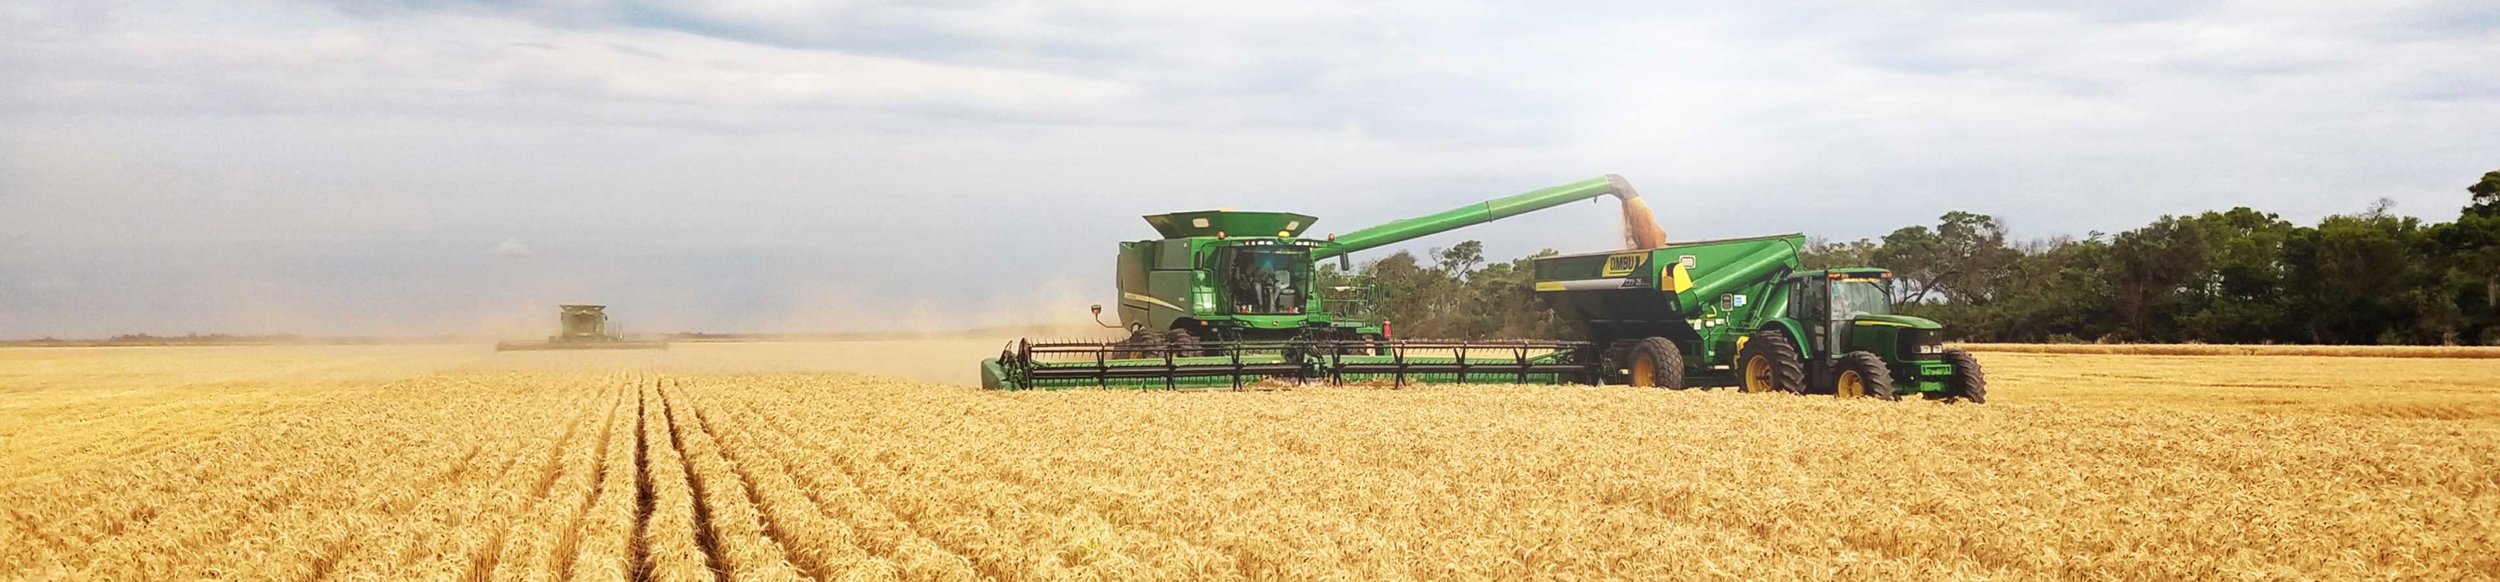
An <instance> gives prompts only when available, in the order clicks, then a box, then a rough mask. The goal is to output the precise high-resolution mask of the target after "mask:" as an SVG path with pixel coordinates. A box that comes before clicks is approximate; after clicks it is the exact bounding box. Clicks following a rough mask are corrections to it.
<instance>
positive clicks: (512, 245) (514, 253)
mask: <svg viewBox="0 0 2500 582" xmlns="http://www.w3.org/2000/svg"><path fill="white" fill-rule="evenodd" d="M495 255H496V256H504V257H527V256H530V246H529V245H528V244H524V243H522V242H521V239H520V237H513V238H507V239H503V243H502V244H498V245H495Z"/></svg>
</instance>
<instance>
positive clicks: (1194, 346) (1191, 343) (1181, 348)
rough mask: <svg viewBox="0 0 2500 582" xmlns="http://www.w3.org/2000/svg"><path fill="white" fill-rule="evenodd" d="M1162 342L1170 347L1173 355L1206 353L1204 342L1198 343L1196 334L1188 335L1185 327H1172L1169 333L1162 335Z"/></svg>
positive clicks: (1199, 354)
mask: <svg viewBox="0 0 2500 582" xmlns="http://www.w3.org/2000/svg"><path fill="white" fill-rule="evenodd" d="M1164 343H1165V345H1169V346H1171V347H1172V355H1173V356H1175V357H1184V358H1186V357H1191V356H1203V355H1207V354H1206V351H1207V348H1206V344H1202V343H1198V336H1194V335H1189V330H1186V329H1180V328H1173V329H1172V332H1171V333H1170V334H1166V335H1164Z"/></svg>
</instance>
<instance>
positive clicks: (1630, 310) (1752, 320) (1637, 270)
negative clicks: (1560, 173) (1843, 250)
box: [1536, 234, 1988, 403]
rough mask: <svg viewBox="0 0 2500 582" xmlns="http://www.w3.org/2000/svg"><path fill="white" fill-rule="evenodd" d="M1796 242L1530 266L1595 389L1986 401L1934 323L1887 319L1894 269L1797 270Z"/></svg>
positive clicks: (1729, 243)
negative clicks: (1712, 389) (1590, 364)
mask: <svg viewBox="0 0 2500 582" xmlns="http://www.w3.org/2000/svg"><path fill="white" fill-rule="evenodd" d="M1805 244H1806V240H1805V236H1804V235H1795V234H1791V235H1780V236H1768V237H1757V238H1740V239H1727V240H1714V241H1702V242H1690V243H1683V244H1675V245H1668V246H1666V247H1661V248H1656V249H1650V250H1634V251H1616V252H1606V253H1589V254H1580V255H1568V256H1558V257H1548V258H1542V259H1537V260H1536V281H1537V282H1536V291H1537V294H1538V295H1539V296H1541V297H1542V298H1544V299H1545V301H1546V303H1547V304H1548V305H1551V306H1553V308H1554V313H1555V314H1556V315H1557V316H1559V317H1561V318H1562V319H1563V320H1564V321H1566V322H1569V323H1571V324H1573V325H1574V326H1576V327H1578V328H1580V330H1581V331H1582V332H1583V333H1584V334H1585V336H1586V337H1587V338H1589V340H1590V341H1591V343H1593V344H1594V345H1595V346H1597V348H1596V349H1597V351H1598V353H1599V357H1600V359H1601V360H1602V362H1603V363H1602V364H1601V365H1600V368H1601V370H1603V373H1602V374H1600V375H1601V376H1602V378H1601V380H1602V381H1613V382H1623V383H1627V384H1631V385H1633V386H1656V387H1662V388H1673V389H1683V388H1686V387H1695V386H1738V387H1742V388H1743V389H1744V390H1745V391H1747V392H1789V393H1820V394H1834V395H1838V396H1841V397H1868V398H1879V399H1884V400H1895V399H1899V398H1900V397H1902V396H1906V395H1912V394H1916V395H1920V396H1922V397H1925V398H1929V399H1957V400H1967V401H1970V402H1974V403H1978V402H1985V401H1987V397H1988V384H1987V378H1986V376H1984V375H1983V374H1982V373H1981V371H1980V368H1979V361H1978V360H1976V359H1974V358H1972V357H1971V355H1970V354H1969V353H1968V352H1963V351H1961V350H1950V349H1945V348H1944V337H1943V331H1944V329H1943V326H1941V325H1938V324H1937V323H1936V322H1934V321H1930V320H1927V319H1922V318H1917V317H1910V316H1905V315H1897V314H1894V313H1892V308H1893V300H1892V295H1891V289H1892V286H1891V280H1892V273H1891V272H1889V271H1886V270H1884V269H1869V268H1857V269H1829V270H1807V269H1803V268H1802V267H1801V264H1800V263H1799V261H1798V251H1799V249H1801V248H1803V247H1804V246H1805Z"/></svg>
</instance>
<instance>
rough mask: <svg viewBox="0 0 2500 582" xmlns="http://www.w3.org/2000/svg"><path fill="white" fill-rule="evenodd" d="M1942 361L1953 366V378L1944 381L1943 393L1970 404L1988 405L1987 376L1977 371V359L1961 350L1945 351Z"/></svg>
mask: <svg viewBox="0 0 2500 582" xmlns="http://www.w3.org/2000/svg"><path fill="white" fill-rule="evenodd" d="M1944 361H1945V363H1948V364H1953V377H1952V378H1948V379H1946V380H1945V383H1944V389H1945V393H1946V394H1948V395H1951V396H1952V397H1954V398H1960V399H1963V400H1968V401H1970V403H1971V404H1987V403H1988V375H1987V374H1986V373H1984V372H1981V371H1979V358H1978V357H1975V356H1972V355H1970V352H1965V351H1962V350H1945V351H1944Z"/></svg>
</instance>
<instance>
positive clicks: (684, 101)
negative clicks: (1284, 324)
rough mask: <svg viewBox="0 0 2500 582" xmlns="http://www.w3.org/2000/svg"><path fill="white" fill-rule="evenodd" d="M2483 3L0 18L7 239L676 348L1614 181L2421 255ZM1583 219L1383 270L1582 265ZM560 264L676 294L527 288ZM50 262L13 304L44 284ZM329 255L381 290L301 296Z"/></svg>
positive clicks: (1867, 211) (857, 6) (1852, 231)
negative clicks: (2393, 244)
mask: <svg viewBox="0 0 2500 582" xmlns="http://www.w3.org/2000/svg"><path fill="white" fill-rule="evenodd" d="M2485 6H2488V3H2484V2H2477V1H2474V0H2446V1H2427V0H2406V1H2402V2H2395V3H2357V4H2356V3H2339V2H2289V3H2286V2H2255V1H2246V2H2243V1H2225V2H2185V3H2169V2H2161V3H2140V4H2139V3H2128V2H2115V3H2095V4H2090V5H2080V6H2045V5H2044V6H2024V5H2019V4H2016V5H2004V4H1999V5H1991V6H1986V7H1976V8H1975V7H1971V6H1967V5H1963V4H1960V3H1928V2H1886V3H1875V4H1847V5H1840V6H1822V7H1815V8H1799V7H1783V6H1771V5H1748V6H1743V7H1729V8H1718V7H1692V6H1673V5H1657V4H1652V3H1630V4H1624V5H1605V4H1578V3H1507V2H1462V3H1448V2H1431V3H1423V2H1391V3H1362V4H1351V3H1341V2H1316V1H1314V2H1299V1H1297V2H1282V3H1204V4H1201V3H1137V2H1066V3H1024V2H999V3H990V2H969V3H945V4H937V5H932V4H927V3H884V2H857V1H854V2H835V3H815V2H694V3H667V4H656V3H652V4H646V3H620V2H593V1H587V0H565V1H559V2H538V3H529V2H510V3H507V2H470V3H451V4H447V5H446V4H424V5H420V6H411V5H409V4H401V3H384V4H372V3H341V4H322V3H305V2H285V1H267V2H244V3H225V2H172V3H159V4H149V5H145V6H140V5H123V4H114V3H108V2H84V1H61V2H42V1H38V2H20V3H9V4H5V5H0V28H5V29H7V30H10V31H11V32H12V33H11V34H9V35H5V36H0V78H6V79H9V82H7V83H0V232H7V233H11V234H12V235H13V236H19V237H30V240H32V239H41V240H49V241H59V242H58V244H61V245H76V244H85V245H90V246H89V247H76V246H67V247H58V249H59V250H58V253H59V254H60V255H61V257H69V256H81V255H85V254H89V253H91V252H93V251H96V250H97V249H98V248H121V247H140V248H142V249H150V250H152V249H158V248H172V247H175V246H177V245H178V246H180V247H181V248H184V249H186V250H192V251H196V252H201V253H212V254H213V253H225V254H226V255H227V256H225V257H224V259H227V260H230V261H232V262H233V263H235V264H242V265H258V266H259V269H258V270H257V271H254V272H273V273H298V272H299V271H301V272H310V273H312V274H309V275H302V276H303V277H304V280H302V281H300V282H298V283H297V284H300V285H303V286H309V287H323V286H329V287H333V288H338V289H352V290H354V292H355V293H363V294H367V295H368V296H360V298H364V299H372V300H375V301H377V302H387V301H391V300H394V299H402V298H401V297H398V296H393V295H390V294H391V293H414V291H410V289H412V288H418V287H424V286H425V285H423V284H421V283H423V282H422V281H399V280H396V279H393V281H394V282H393V283H392V284H378V283H375V282H374V281H375V280H380V279H390V278H391V277H397V276H399V275H400V274H399V273H397V272H395V271H390V269H393V268H399V269H403V270H408V271H411V272H413V273H417V274H414V275H408V276H409V277H422V276H426V275H424V273H430V272H442V273H450V272H464V271H460V270H459V269H462V268H470V266H464V265H466V264H465V263H459V262H458V261H464V260H484V259H481V258H480V257H479V253H477V252H476V246H475V245H476V242H475V241H478V240H493V239H494V238H495V237H504V236H507V233H511V232H529V233H532V234H531V236H530V240H529V244H527V245H521V243H520V241H519V240H518V239H517V238H514V239H510V240H506V241H505V242H506V244H505V245H502V246H501V247H499V248H498V250H497V253H498V254H503V253H505V252H506V251H507V250H508V248H509V247H515V246H519V247H521V248H523V249H525V250H531V251H543V252H539V253H537V254H538V255H539V257H540V258H539V259H538V260H534V261H533V263H549V264H548V265H545V267H546V268H547V269H548V270H549V272H562V273H566V274H567V275H568V276H569V277H571V278H574V279H578V280H579V281H610V282H617V281H628V280H631V279H630V278H626V279H601V278H600V277H601V276H602V272H601V269H624V270H627V271H631V272H632V276H634V277H641V276H648V277H652V278H654V279H655V280H662V281H665V280H694V279H702V280H710V281H723V282H722V283H721V286H720V287H719V288H718V289H717V290H716V291H717V292H718V293H720V294H723V296H720V297H667V298H657V299H665V300H666V301H668V302H671V303H670V304H678V305H686V306H689V307H688V308H689V309H694V308H695V306H707V307H703V308H704V309H716V310H717V311H702V312H701V313H695V314H690V315H686V316H684V317H681V318H679V319H675V320H669V321H671V323H672V324H678V323H682V324H683V325H685V326H689V327H700V326H702V325H704V323H705V321H735V320H737V318H738V317H741V316H740V315H739V314H738V313H734V312H733V311H734V310H735V309H738V307H735V306H739V305H747V304H754V303H760V302H763V300H761V299H757V298H756V297H757V296H762V295H756V294H764V295H770V294H773V293H779V292H780V291H781V290H783V289H793V288H815V287H823V286H828V285H830V286H835V287H839V288H843V289H856V290H860V291H858V293H859V294H858V297H857V298H856V300H857V301H859V302H864V303H874V302H876V301H879V300H880V299H882V298H884V297H881V296H880V294H886V295H890V296H891V297H892V298H910V299H914V300H921V299H928V298H931V297H932V296H934V297H936V298H937V299H938V300H951V301H956V302H963V303H976V302H979V303H987V304H1009V303H1014V302H1016V301H1018V299H1017V298H1016V297H1014V296H1015V295H1016V294H1017V293H1019V292H1020V290H1019V289H1018V288H1017V285H1016V283H1015V282H1016V281H1029V280H1076V281H1106V280H1107V278H1108V273H1107V272H1106V271H1107V267H1108V264H1107V260H1106V259H1104V258H1103V254H1104V253H1105V252H1107V249H1109V248H1110V245H1111V243H1112V241H1114V240H1119V239H1129V238H1135V237H1139V236H1143V235H1144V234H1145V229H1144V228H1143V226H1142V225H1140V224H1137V222H1138V221H1137V220H1136V218H1135V216H1136V215H1139V214H1148V213H1155V212H1162V211H1168V210H1174V209H1181V208H1200V207H1235V208H1272V209H1282V210H1298V211H1304V212H1311V213H1315V214H1320V215H1322V220H1323V222H1322V224H1321V227H1320V228H1321V229H1323V230H1331V229H1334V230H1344V229H1351V228H1355V227H1359V226H1362V225H1364V224H1368V223H1370V222H1374V221H1379V220H1387V219H1392V218H1397V217H1402V216H1408V215H1413V214H1418V213H1423V212H1430V211H1435V210H1440V209H1443V208H1446V207H1450V206H1455V205H1458V204H1461V203H1465V202H1469V201H1473V200H1479V199H1483V198H1486V197H1491V196H1498V195H1502V194H1507V193H1511V192H1516V191H1522V190H1527V189H1531V188H1535V187H1539V186H1543V185H1549V184H1553V183H1559V182H1563V181H1568V180H1575V179H1579V178H1583V177H1587V176H1591V175H1596V174H1600V173H1609V172H1611V173H1621V174H1624V175H1626V176H1628V177H1630V178H1631V179H1632V180H1633V181H1634V182H1635V183H1637V184H1640V185H1641V186H1642V190H1643V192H1644V193H1645V194H1646V195H1647V196H1648V197H1649V198H1650V200H1651V203H1652V204H1654V205H1657V206H1658V207H1659V211H1660V213H1661V217H1662V220H1665V221H1667V222H1668V223H1669V224H1668V225H1667V226H1668V227H1669V230H1670V232H1671V233H1675V234H1677V235H1678V236H1717V235H1744V234H1759V233H1763V232H1773V231H1806V232H1809V233H1812V234H1817V235H1822V236H1831V237H1842V238H1854V237H1861V236H1876V235H1880V234H1882V233H1883V232H1885V231H1888V230H1890V229H1892V228H1895V227H1898V226H1902V225H1905V224H1912V223H1920V222H1925V221H1928V220H1932V218H1933V217H1934V216H1936V215H1938V214H1942V213H1943V212H1945V211H1947V210H1954V209H1965V210H1974V211H1981V212H1990V213H1996V214H1999V215H2001V216H2003V217H2005V218H2006V219H2007V220H2008V221H2009V222H2010V223H2012V224H2013V225H2014V226H2015V227H2016V228H2017V229H2018V232H2017V234H2018V235H2024V236H2046V235H2052V234H2071V233H2079V232H2082V231H2085V230H2095V229H2097V230H2117V229H2123V228H2128V227H2132V226H2135V225H2140V224H2143V223H2144V222H2146V221H2148V220H2150V219H2151V218H2153V217H2154V216H2155V215H2158V214H2161V213H2166V212H2190V211H2198V210H2205V209H2215V208H2227V207H2229V206H2235V205H2249V206H2255V207H2259V208H2261V209H2264V210H2270V211H2277V212H2282V213H2285V214H2286V215H2289V216H2290V217H2292V218H2294V219H2298V220H2306V219H2311V218H2315V217H2316V216H2319V215H2322V214H2325V213H2329V212H2341V211H2351V210H2356V209H2359V208H2361V207H2362V206H2364V205H2366V204H2368V203H2369V202H2370V201H2371V200H2375V199H2377V198H2380V197H2388V198H2393V199H2396V200H2398V201H2399V202H2400V203H2401V204H2400V205H2399V206H2398V208H2399V209H2400V210H2403V211H2407V212H2414V213H2418V214H2421V215H2424V216H2427V217H2430V218H2434V219H2444V218H2446V217H2448V216H2451V214H2450V213H2452V212H2453V211H2454V210H2453V209H2454V208H2456V207H2458V206H2459V205H2461V204H2462V202H2463V200H2464V195H2463V193H2462V192H2460V191H2459V190H2460V189H2461V188H2462V187H2463V185H2464V184H2465V183H2466V182H2470V181H2471V179H2472V177H2474V176H2479V175H2480V173H2481V172H2484V171H2489V170H2491V169H2492V167H2493V166H2494V164H2500V160H2496V159H2494V158H2493V157H2492V154H2491V152H2494V151H2500V84H2494V83H2492V82H2491V81H2489V80H2488V79H2489V76H2488V75H2486V74H2483V73H2482V71H2483V70H2485V69H2488V68H2490V66H2489V65H2490V63H2495V62H2500V32H2495V31H2496V30H2500V13H2494V11H2493V10H2492V9H2489V8H2484V7H2485ZM1609 213H1610V211H1607V210H1605V209H1602V208H1596V207H1593V206H1591V207H1570V208H1565V209H1559V210H1556V211H1553V212H1551V213H1546V214H1539V215H1530V216H1525V217H1520V218H1517V219H1512V220H1511V221H1506V222H1505V223H1502V224H1497V225H1488V226H1485V227H1479V228H1477V229H1474V230H1470V231H1468V232H1467V233H1466V234H1465V235H1464V236H1463V237H1461V236H1452V237H1448V238H1445V239H1433V240H1428V241H1422V242H1419V243H1418V244H1417V245H1416V246H1417V247H1423V246H1432V245H1446V244H1448V243H1450V242H1455V241H1456V240H1460V239H1461V238H1467V237H1476V238H1483V239H1485V240H1486V241H1487V243H1488V246H1489V250H1490V251H1491V252H1492V253H1494V254H1496V255H1503V254H1512V253H1522V252H1528V251H1531V250H1534V249H1535V248H1539V247H1549V246H1550V247H1557V248H1563V249H1584V248H1588V247H1592V246H1598V245H1605V244H1608V243H1609V241H1610V240H1611V238H1612V237H1611V236H1610V233H1607V232H1603V229H1602V228H1591V227H1590V226H1589V225H1590V224H1600V225H1602V224H1606V223H1607V220H1608V219H1610V218H1611V216H1607V214H1609ZM246 243H250V244H260V243H269V244H271V245H276V246H280V247H283V248H294V249H304V250H303V251H301V252H304V253H315V254H316V255H318V254H319V253H328V254H327V255H319V256H330V257H333V258H332V259H321V258H319V257H318V256H315V257H307V256H298V255H288V256H285V257H271V256H263V255H261V254H255V253H256V251H247V250H238V249H246V248H250V249H258V248H262V247H257V246H248V245H246ZM116 245H119V246H116ZM220 249H223V250H220ZM585 249H591V250H605V251H607V252H616V253H660V252H674V253H697V254H700V255H701V256H703V257H705V259H704V260H701V261H691V260H690V261H685V262H682V263H669V264H662V265H654V264H644V263H643V262H637V261H633V260H628V259H614V260H613V262H611V263H601V264H600V265H604V266H599V265H592V264H588V263H564V264H554V263H560V262H561V261H556V260H553V259H555V258H556V257H559V256H564V257H567V260H574V258H576V257H579V256H587V255H588V254H592V253H587V252H586V251H584V250H585ZM123 250H129V249H123ZM316 251H317V252H316ZM138 252H142V253H143V254H144V251H138ZM40 255H41V253H33V252H12V253H0V268H12V267H14V268H17V269H19V270H20V271H21V272H23V271H25V270H27V269H29V267H26V266H24V265H19V264H10V263H42V265H41V266H43V267H45V268H47V269H51V268H55V267H59V266H61V265H66V264H69V263H70V261H68V260H67V259H65V258H61V257H47V256H40ZM338 257H345V258H338ZM446 257H456V258H446ZM349 259H354V260H349ZM326 260H335V261H336V262H341V263H354V264H358V265H363V267H360V268H369V269H377V270H380V272H366V271H355V272H354V273H352V274H348V275H341V274H337V273H333V272H331V271H336V270H341V269H333V270H331V271H325V270H320V269H296V268H295V266H296V265H300V264H304V263H321V262H322V261H326ZM393 261H398V262H393ZM427 261H438V262H427ZM440 261H449V263H441V262H440ZM56 263H58V264H56ZM395 265H397V267H394V266H395ZM420 265H422V267H420ZM619 265H623V266H619ZM758 265H769V267H765V266H758ZM70 266H71V267H75V268H83V269H90V270H97V271H104V270H111V269H115V268H130V267H129V266H128V265H126V264H117V263H107V262H101V261H89V262H87V264H86V265H84V266H78V265H70ZM478 268H484V267H478ZM783 269H805V270H808V271H809V272H806V273H788V272H782V271H780V270H783ZM824 273H836V274H839V277H838V278H839V279H842V280H840V281H838V282H833V283H828V282H825V281H818V280H812V279H806V278H807V277H817V276H820V275H822V276H827V277H832V276H833V275H823V274H824ZM970 273H979V274H980V275H979V276H975V275H972V274H970ZM75 274H76V275H79V276H80V278H81V279H83V280H87V281H91V282H95V283H94V285H92V286H93V287H96V288H106V287H110V288H112V289H116V290H118V291H113V292H112V293H117V294H121V295H112V294H103V295H98V296H97V297H95V298H91V300H90V301H88V302H87V303H81V304H79V306H64V307H60V308H59V310H61V311H64V312H63V313H54V314H42V315H41V317H43V318H44V319H42V320H41V321H29V320H27V319H26V318H23V317H21V318H20V320H19V321H20V323H19V324H20V325H21V327H22V326H25V325H37V326H42V325H52V326H74V325H90V324H88V323H81V322H83V321H86V320H85V319H82V318H87V319H96V320H97V321H99V322H101V323H93V324H92V325H98V326H113V325H114V324H113V323H112V320H109V319H98V318H107V317H127V318H129V320H131V321H141V320H148V319H150V318H154V319H163V318H167V317H172V316H175V315H179V314H171V313H150V312H148V311H147V310H146V308H145V307H146V306H148V305H154V304H163V303H166V302H165V301H158V300H152V298H151V297H150V296H147V295H146V294H147V293H155V292H159V291H151V290H150V289H177V288H179V284H178V282H174V281H168V282H166V283H164V284H160V285H153V286H147V285H106V284H105V283H103V282H104V281H115V280H117V279H115V278H112V277H106V276H100V275H102V274H103V273H90V272H77V273H75ZM167 276H169V277H170V276H173V275H167ZM440 276H449V275H440ZM324 277H326V278H324ZM619 277H622V276H621V275H619ZM932 281H935V283H932ZM465 283H466V282H458V281H451V282H442V284H441V285H440V287H437V288H447V289H472V288H480V286H476V285H467V284H465ZM567 285H570V286H569V287H566V288H567V289H577V288H581V287H584V286H587V285H589V283H586V282H573V283H567ZM1102 285H1105V286H1107V285H1108V283H1102ZM511 287H512V288H516V289H517V288H521V287H525V286H521V285H518V284H515V285H513V286H511ZM328 290H329V289H307V290H303V291H302V294H303V295H305V296H313V297H328V296H333V295H336V294H332V293H326V292H325V291H328ZM514 292H515V293H517V292H518V291H514ZM623 292H624V293H630V292H632V291H623ZM741 294H745V295H741ZM440 295H441V294H440V293H437V294H436V296H434V297H432V298H431V299H429V300H433V301H450V300H449V299H443V298H441V297H440ZM160 299H161V298H160ZM657 299H655V300H657ZM497 300H500V299H497ZM402 303H412V304H413V303H416V302H415V301H413V300H410V301H402ZM81 306H83V307H81ZM78 309H83V310H85V311H82V312H76V313H70V312H67V311H71V310H78ZM652 317H655V318H656V317H660V316H659V315H657V314H654V315H652ZM409 318H410V319H413V320H419V321H424V320H426V318H424V317H422V316H421V315H411V316H409ZM707 318H708V319H707ZM44 322H49V323H44ZM63 329H67V328H66V327H64V328H63ZM118 329H119V328H118V327H113V328H110V329H107V330H106V331H114V330H118Z"/></svg>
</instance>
